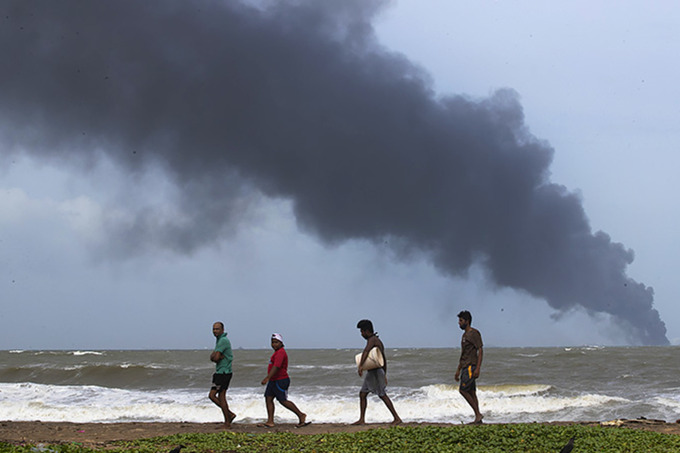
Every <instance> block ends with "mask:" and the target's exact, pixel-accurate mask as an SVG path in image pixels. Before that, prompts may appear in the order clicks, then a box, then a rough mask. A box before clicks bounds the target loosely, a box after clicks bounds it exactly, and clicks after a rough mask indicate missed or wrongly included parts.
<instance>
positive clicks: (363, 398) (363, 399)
mask: <svg viewBox="0 0 680 453" xmlns="http://www.w3.org/2000/svg"><path fill="white" fill-rule="evenodd" d="M367 396H368V392H359V420H357V421H355V422H354V423H352V424H353V425H365V424H366V420H365V417H366V407H367V406H368V398H367Z"/></svg>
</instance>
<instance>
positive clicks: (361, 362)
mask: <svg viewBox="0 0 680 453" xmlns="http://www.w3.org/2000/svg"><path fill="white" fill-rule="evenodd" d="M377 345H378V338H377V337H376V336H375V335H373V336H372V337H371V338H369V339H368V340H366V347H365V348H364V351H363V352H362V353H361V360H359V365H357V370H358V371H359V376H361V375H362V374H363V372H364V371H363V370H362V369H361V367H363V366H364V362H365V361H366V358H367V357H368V353H369V352H371V349H373V348H374V347H375V346H377Z"/></svg>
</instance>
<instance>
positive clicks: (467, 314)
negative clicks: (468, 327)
mask: <svg viewBox="0 0 680 453" xmlns="http://www.w3.org/2000/svg"><path fill="white" fill-rule="evenodd" d="M458 317H459V318H461V319H464V320H466V321H467V322H469V323H470V324H472V315H471V314H470V312H469V311H467V310H463V311H461V312H460V313H458Z"/></svg>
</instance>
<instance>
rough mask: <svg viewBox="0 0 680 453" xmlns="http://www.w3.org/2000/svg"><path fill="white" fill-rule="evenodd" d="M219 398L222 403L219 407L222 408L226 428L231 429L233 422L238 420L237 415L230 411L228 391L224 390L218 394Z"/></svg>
mask: <svg viewBox="0 0 680 453" xmlns="http://www.w3.org/2000/svg"><path fill="white" fill-rule="evenodd" d="M217 398H218V400H219V402H220V404H219V406H220V407H221V408H222V414H223V415H224V426H226V427H227V428H229V427H231V422H232V421H233V420H234V419H235V418H236V414H234V413H233V412H232V411H230V410H229V404H228V403H227V391H226V390H222V391H221V392H219V393H218V394H217Z"/></svg>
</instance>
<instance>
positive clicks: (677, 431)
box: [0, 419, 680, 446]
mask: <svg viewBox="0 0 680 453" xmlns="http://www.w3.org/2000/svg"><path fill="white" fill-rule="evenodd" d="M499 424H504V423H499ZM513 424H516V423H507V425H513ZM540 424H543V425H555V426H565V425H590V426H599V425H602V426H610V427H612V429H616V428H621V427H623V428H631V429H643V430H647V431H654V432H659V433H663V434H674V435H680V420H679V421H678V422H675V423H672V422H671V423H669V422H665V421H662V420H647V419H636V420H616V421H607V422H597V421H593V422H575V421H555V422H541V423H540ZM490 425H491V424H490ZM391 426H392V425H390V424H389V423H370V424H366V425H361V426H355V425H348V424H342V423H316V424H315V423H312V424H310V425H308V426H305V427H302V428H297V427H296V426H295V425H294V424H286V423H284V424H281V425H277V426H275V427H274V428H264V427H259V426H257V424H254V423H253V424H250V423H234V424H233V425H232V428H231V429H229V430H225V429H224V428H223V426H222V423H189V422H170V423H165V422H163V423H158V422H126V423H72V422H41V421H1V422H0V441H2V442H7V443H10V444H15V445H18V444H38V443H48V444H59V443H71V442H77V443H80V444H83V445H89V446H101V445H105V444H109V443H111V442H114V441H132V440H138V439H146V438H150V437H158V436H169V435H173V434H189V433H213V434H214V433H220V432H224V431H228V432H234V433H251V434H264V433H275V432H290V433H294V434H328V433H352V432H359V431H366V430H369V429H387V428H390V427H391ZM399 426H409V427H421V426H440V427H455V426H463V425H461V424H454V423H402V424H401V425H399Z"/></svg>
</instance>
